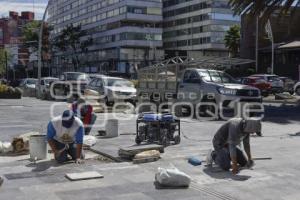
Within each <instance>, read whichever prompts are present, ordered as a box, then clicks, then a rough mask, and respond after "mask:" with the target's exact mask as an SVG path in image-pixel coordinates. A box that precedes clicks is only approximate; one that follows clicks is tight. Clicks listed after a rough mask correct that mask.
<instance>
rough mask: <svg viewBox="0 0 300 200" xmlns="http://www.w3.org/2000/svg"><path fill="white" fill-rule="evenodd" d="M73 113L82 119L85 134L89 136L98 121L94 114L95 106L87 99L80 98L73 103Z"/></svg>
mask: <svg viewBox="0 0 300 200" xmlns="http://www.w3.org/2000/svg"><path fill="white" fill-rule="evenodd" d="M72 111H73V112H74V114H75V116H76V117H78V118H80V119H81V121H82V123H83V126H84V134H85V135H88V134H89V133H90V131H91V129H92V126H93V125H94V123H95V121H96V119H97V116H96V114H95V113H94V112H93V106H92V105H90V104H88V103H87V102H86V101H85V99H83V98H78V99H77V100H76V101H74V102H73V103H72Z"/></svg>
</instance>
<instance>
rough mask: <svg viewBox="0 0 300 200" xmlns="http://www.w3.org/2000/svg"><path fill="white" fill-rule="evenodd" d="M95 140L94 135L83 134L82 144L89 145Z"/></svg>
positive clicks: (93, 143) (92, 144)
mask: <svg viewBox="0 0 300 200" xmlns="http://www.w3.org/2000/svg"><path fill="white" fill-rule="evenodd" d="M96 142H97V139H96V137H95V136H92V135H85V136H83V145H85V146H88V147H91V146H94V145H95V144H96Z"/></svg>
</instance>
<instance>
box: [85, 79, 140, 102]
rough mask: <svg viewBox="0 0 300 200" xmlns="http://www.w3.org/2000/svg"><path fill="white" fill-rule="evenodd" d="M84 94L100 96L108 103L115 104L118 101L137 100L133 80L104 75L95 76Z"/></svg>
mask: <svg viewBox="0 0 300 200" xmlns="http://www.w3.org/2000/svg"><path fill="white" fill-rule="evenodd" d="M84 94H85V95H93V96H99V98H101V99H104V101H105V103H106V105H113V104H114V103H115V102H116V101H128V102H131V103H135V101H136V89H135V87H134V85H133V83H132V82H130V81H128V80H126V79H123V78H117V77H109V76H104V75H97V76H95V77H94V78H93V79H92V80H91V82H90V83H89V84H88V85H87V87H86V89H85V90H84Z"/></svg>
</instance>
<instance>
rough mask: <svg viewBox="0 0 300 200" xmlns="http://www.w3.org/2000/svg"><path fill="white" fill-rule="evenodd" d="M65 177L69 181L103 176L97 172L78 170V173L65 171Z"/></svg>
mask: <svg viewBox="0 0 300 200" xmlns="http://www.w3.org/2000/svg"><path fill="white" fill-rule="evenodd" d="M66 177H67V178H68V179H70V180H71V181H81V180H88V179H97V178H103V177H104V176H103V175H102V174H100V173H99V172H96V171H89V172H80V173H67V174H66Z"/></svg>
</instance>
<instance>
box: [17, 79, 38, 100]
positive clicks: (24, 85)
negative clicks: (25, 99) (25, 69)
mask: <svg viewBox="0 0 300 200" xmlns="http://www.w3.org/2000/svg"><path fill="white" fill-rule="evenodd" d="M36 83H37V79H35V78H25V79H23V80H22V82H21V83H20V86H19V87H20V89H21V90H22V91H23V96H31V97H32V96H35V85H36Z"/></svg>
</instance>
